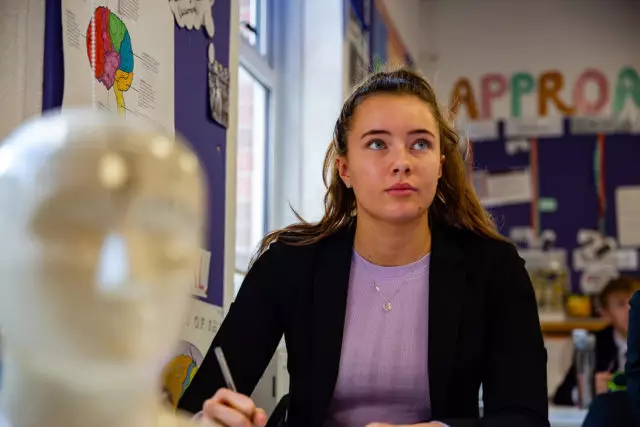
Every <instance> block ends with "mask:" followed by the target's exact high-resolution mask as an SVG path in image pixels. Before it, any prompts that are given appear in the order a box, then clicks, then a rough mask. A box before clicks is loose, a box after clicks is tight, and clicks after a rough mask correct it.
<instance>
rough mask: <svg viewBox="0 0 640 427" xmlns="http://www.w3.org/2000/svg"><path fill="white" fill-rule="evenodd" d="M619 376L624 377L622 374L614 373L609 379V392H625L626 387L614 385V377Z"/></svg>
mask: <svg viewBox="0 0 640 427" xmlns="http://www.w3.org/2000/svg"><path fill="white" fill-rule="evenodd" d="M620 375H624V372H616V373H615V374H613V376H612V377H611V380H610V381H609V383H608V384H607V385H608V387H609V391H622V390H626V389H627V386H626V385H618V384H616V377H618V376H620ZM625 383H626V381H625Z"/></svg>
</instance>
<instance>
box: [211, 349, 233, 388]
mask: <svg viewBox="0 0 640 427" xmlns="http://www.w3.org/2000/svg"><path fill="white" fill-rule="evenodd" d="M213 351H214V353H215V354H216V359H218V365H219V366H220V370H221V371H222V376H223V377H224V382H225V383H226V384H227V388H228V389H229V390H231V391H233V392H235V393H237V392H238V389H236V384H235V383H234V382H233V377H232V376H231V371H230V370H229V365H228V364H227V359H225V357H224V353H223V352H222V348H220V347H216V348H215V349H214V350H213Z"/></svg>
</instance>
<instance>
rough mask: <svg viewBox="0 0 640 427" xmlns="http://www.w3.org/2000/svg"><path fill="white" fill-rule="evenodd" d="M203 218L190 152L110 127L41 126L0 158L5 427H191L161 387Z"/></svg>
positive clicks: (5, 147) (91, 116)
mask: <svg viewBox="0 0 640 427" xmlns="http://www.w3.org/2000/svg"><path fill="white" fill-rule="evenodd" d="M205 210H206V208H205V198H204V183H203V174H202V170H201V167H200V165H199V163H198V160H197V159H196V157H195V155H194V154H193V152H192V151H191V150H190V148H189V146H188V145H186V144H185V143H184V142H182V141H181V140H179V139H177V140H174V139H173V138H167V137H166V136H164V135H163V134H159V133H157V132H155V131H154V130H152V129H149V128H147V127H145V126H142V125H132V124H131V123H129V122H124V121H123V119H120V118H118V117H115V116H112V115H110V114H101V113H97V112H92V111H85V110H77V111H69V112H65V113H62V114H56V115H51V116H48V117H45V118H39V119H36V120H35V121H32V122H30V123H27V124H26V125H24V126H23V127H21V128H20V129H18V130H17V131H16V132H14V133H13V134H12V135H11V136H10V137H9V138H8V139H7V140H6V141H4V142H3V143H2V145H0V325H1V329H2V330H3V345H2V347H3V353H4V357H3V365H4V368H3V384H2V388H1V394H0V405H1V406H0V414H1V415H2V416H3V417H4V422H5V424H8V425H10V426H11V427H147V426H148V427H156V426H178V425H182V424H188V423H189V422H188V421H185V420H183V419H182V418H180V417H179V416H177V415H174V414H171V413H169V412H165V410H164V409H163V407H162V405H161V403H160V402H161V396H160V390H161V386H160V374H161V371H162V368H163V364H164V362H165V361H166V360H167V359H168V358H169V357H170V356H171V352H172V350H173V348H174V347H175V345H176V343H177V340H178V338H179V333H180V330H181V327H182V325H183V319H184V315H185V311H186V308H187V305H188V300H189V298H190V288H191V283H192V281H193V274H194V271H195V268H196V265H197V260H198V256H199V248H200V247H201V239H202V237H203V234H204V233H203V232H204V222H205ZM0 418H1V417H0ZM1 424H2V421H0V425H1Z"/></svg>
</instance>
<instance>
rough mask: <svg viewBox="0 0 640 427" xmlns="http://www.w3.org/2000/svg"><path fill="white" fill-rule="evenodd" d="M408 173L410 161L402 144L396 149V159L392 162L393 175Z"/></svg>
mask: <svg viewBox="0 0 640 427" xmlns="http://www.w3.org/2000/svg"><path fill="white" fill-rule="evenodd" d="M409 172H411V161H410V159H409V153H408V152H407V149H406V147H404V144H403V145H402V147H400V148H398V149H397V152H396V158H395V159H394V162H393V173H394V174H399V173H403V174H408V173H409Z"/></svg>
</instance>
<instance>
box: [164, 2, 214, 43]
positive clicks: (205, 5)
mask: <svg viewBox="0 0 640 427" xmlns="http://www.w3.org/2000/svg"><path fill="white" fill-rule="evenodd" d="M213 3H214V0H195V1H194V0H169V6H171V11H172V12H173V15H174V16H175V18H176V23H177V24H178V26H179V27H180V28H186V29H188V30H199V29H200V28H201V27H202V26H203V25H204V27H205V28H206V29H207V34H208V35H209V37H213V35H214V33H215V27H214V22H213V15H212V11H211V8H212V6H213Z"/></svg>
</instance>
